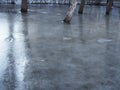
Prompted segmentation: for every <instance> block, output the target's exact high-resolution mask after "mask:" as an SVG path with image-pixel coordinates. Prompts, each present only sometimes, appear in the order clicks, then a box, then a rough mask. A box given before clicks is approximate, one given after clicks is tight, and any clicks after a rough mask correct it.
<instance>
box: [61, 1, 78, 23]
mask: <svg viewBox="0 0 120 90" xmlns="http://www.w3.org/2000/svg"><path fill="white" fill-rule="evenodd" d="M76 5H77V0H73V2H72V4H71V6H70V9H69V11H68V13H67V15H66V17H65V19H64V20H63V21H64V22H65V23H70V21H71V19H72V16H73V13H74V10H75V8H76Z"/></svg>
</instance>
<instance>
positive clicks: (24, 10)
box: [21, 0, 28, 12]
mask: <svg viewBox="0 0 120 90" xmlns="http://www.w3.org/2000/svg"><path fill="white" fill-rule="evenodd" d="M27 8H28V6H27V0H22V4H21V12H27Z"/></svg>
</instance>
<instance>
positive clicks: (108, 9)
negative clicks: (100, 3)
mask: <svg viewBox="0 0 120 90" xmlns="http://www.w3.org/2000/svg"><path fill="white" fill-rule="evenodd" d="M113 1H114V0H109V2H108V4H107V8H106V15H109V13H110V11H111V7H112V5H113Z"/></svg>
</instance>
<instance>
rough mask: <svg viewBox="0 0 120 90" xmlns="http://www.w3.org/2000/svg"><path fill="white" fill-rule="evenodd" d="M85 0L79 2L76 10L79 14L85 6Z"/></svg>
mask: <svg viewBox="0 0 120 90" xmlns="http://www.w3.org/2000/svg"><path fill="white" fill-rule="evenodd" d="M85 1H86V0H81V4H80V7H79V10H78V13H79V14H82V13H83V9H84V6H85Z"/></svg>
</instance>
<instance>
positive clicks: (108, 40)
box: [97, 38, 112, 43]
mask: <svg viewBox="0 0 120 90" xmlns="http://www.w3.org/2000/svg"><path fill="white" fill-rule="evenodd" d="M111 41H112V40H111V39H105V38H101V39H99V40H97V42H98V43H106V42H111Z"/></svg>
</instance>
